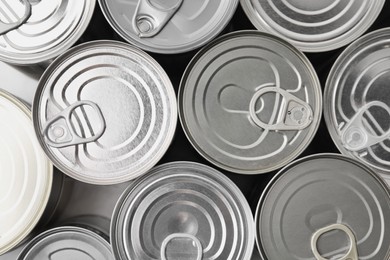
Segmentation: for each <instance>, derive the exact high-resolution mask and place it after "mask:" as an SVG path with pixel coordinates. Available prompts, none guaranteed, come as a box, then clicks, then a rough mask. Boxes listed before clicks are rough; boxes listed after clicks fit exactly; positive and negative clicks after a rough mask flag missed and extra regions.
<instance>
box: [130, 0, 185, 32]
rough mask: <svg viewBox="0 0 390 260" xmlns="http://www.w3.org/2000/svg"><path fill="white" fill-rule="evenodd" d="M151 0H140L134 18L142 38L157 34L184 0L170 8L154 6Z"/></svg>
mask: <svg viewBox="0 0 390 260" xmlns="http://www.w3.org/2000/svg"><path fill="white" fill-rule="evenodd" d="M150 1H151V0H139V2H138V5H137V9H136V11H135V14H134V18H133V26H134V28H136V30H137V31H138V36H139V37H140V38H147V37H153V36H156V35H157V34H158V33H159V32H160V31H161V30H162V29H163V28H164V26H165V25H166V24H167V23H168V22H169V21H170V20H171V18H172V16H173V15H174V14H175V13H176V12H177V10H179V8H180V6H181V4H182V3H183V0H176V1H177V2H176V4H175V5H174V6H172V7H170V8H168V9H164V8H158V7H156V6H154V5H153V4H152V3H151V2H150Z"/></svg>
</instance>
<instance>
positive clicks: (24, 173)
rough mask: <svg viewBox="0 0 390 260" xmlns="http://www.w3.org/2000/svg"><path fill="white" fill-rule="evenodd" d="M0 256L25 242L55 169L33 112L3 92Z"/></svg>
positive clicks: (0, 110) (0, 107) (0, 116)
mask: <svg viewBox="0 0 390 260" xmlns="http://www.w3.org/2000/svg"><path fill="white" fill-rule="evenodd" d="M0 147H1V148H0V176H1V181H0V254H3V253H5V252H7V251H8V250H10V249H11V248H13V247H15V246H16V245H17V244H18V243H19V242H21V241H22V240H23V239H24V238H25V237H26V236H27V235H28V234H29V233H30V232H31V231H32V229H33V228H34V227H35V226H36V224H37V223H38V221H39V220H40V218H41V216H42V214H43V212H44V210H45V207H46V205H47V203H48V200H49V196H50V191H51V187H52V181H53V173H52V171H53V167H52V165H51V163H50V162H49V160H48V159H47V158H46V156H45V154H44V152H43V151H42V149H41V147H40V145H39V143H38V141H37V140H36V137H35V135H34V128H33V124H32V121H31V112H30V111H29V110H28V109H27V107H25V106H24V105H23V104H22V103H21V102H20V101H18V100H17V99H16V98H14V97H12V96H10V95H9V94H7V93H5V92H3V91H0Z"/></svg>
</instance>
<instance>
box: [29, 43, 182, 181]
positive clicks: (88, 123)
mask: <svg viewBox="0 0 390 260" xmlns="http://www.w3.org/2000/svg"><path fill="white" fill-rule="evenodd" d="M33 120H34V127H35V131H36V134H37V136H38V140H39V141H40V144H41V145H42V147H43V149H44V151H45V152H46V154H47V155H48V156H49V158H50V159H51V160H52V161H53V163H54V164H55V165H56V166H57V167H58V168H59V169H60V170H61V171H63V172H64V173H66V174H68V175H69V176H71V177H73V178H75V179H77V180H80V181H83V182H87V183H91V184H114V183H119V182H125V181H128V180H130V179H134V178H136V177H138V176H140V175H142V174H144V173H145V172H146V171H148V170H149V169H150V168H152V167H153V166H154V165H155V164H156V163H157V162H158V161H159V160H160V158H161V157H162V156H163V155H164V153H165V151H166V150H167V149H168V146H169V145H170V143H171V141H172V139H173V135H174V132H175V128H176V122H177V105H176V96H175V92H174V90H173V87H172V84H171V82H170V80H169V78H168V76H167V75H166V73H165V72H164V70H163V69H162V68H161V66H160V65H159V64H158V63H157V62H156V61H155V60H154V59H153V58H151V57H150V56H149V55H147V54H146V53H144V52H143V51H141V50H139V49H136V48H134V47H132V46H130V45H128V44H124V43H120V42H115V41H96V42H90V43H87V44H83V45H79V46H77V47H75V48H72V49H71V50H69V51H68V52H66V53H64V54H63V55H61V56H60V57H59V58H57V59H56V60H55V61H54V62H53V63H52V64H51V65H50V66H49V68H48V69H47V70H46V71H45V73H44V75H43V76H42V78H41V80H40V82H39V85H38V90H37V93H36V95H35V99H34V103H33Z"/></svg>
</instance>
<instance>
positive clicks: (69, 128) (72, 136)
mask: <svg viewBox="0 0 390 260" xmlns="http://www.w3.org/2000/svg"><path fill="white" fill-rule="evenodd" d="M82 106H89V107H91V108H92V109H93V110H94V112H95V114H96V115H97V118H98V120H99V129H98V130H97V131H96V133H95V134H94V135H93V136H91V137H88V138H85V137H81V136H79V135H78V134H77V133H76V130H75V129H74V126H73V124H72V122H71V117H72V113H73V111H75V110H76V109H77V108H79V107H82ZM105 129H106V123H105V121H104V117H103V114H102V112H101V111H100V108H99V107H98V106H97V105H96V104H95V103H93V102H91V101H78V102H76V103H74V104H72V105H71V106H69V107H67V108H66V109H64V110H63V111H61V112H60V113H59V114H57V115H56V116H54V117H53V118H52V119H51V120H50V121H48V122H47V123H46V125H45V126H44V127H43V136H44V137H45V141H46V143H47V144H48V145H50V146H52V147H55V148H63V147H68V146H72V145H78V144H85V143H91V142H94V141H96V140H97V139H99V138H100V137H101V136H102V135H103V133H104V131H105Z"/></svg>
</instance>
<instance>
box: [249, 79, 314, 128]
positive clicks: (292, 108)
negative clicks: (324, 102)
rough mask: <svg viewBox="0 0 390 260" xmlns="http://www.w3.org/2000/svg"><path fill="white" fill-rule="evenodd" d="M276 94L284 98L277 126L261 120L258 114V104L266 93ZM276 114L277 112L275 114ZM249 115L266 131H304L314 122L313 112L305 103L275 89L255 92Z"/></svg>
mask: <svg viewBox="0 0 390 260" xmlns="http://www.w3.org/2000/svg"><path fill="white" fill-rule="evenodd" d="M271 92H274V93H276V94H280V95H281V96H282V101H281V105H280V108H279V109H278V111H279V113H278V112H276V113H278V115H277V117H276V123H275V124H267V123H264V122H263V121H261V120H260V118H259V117H258V116H257V114H256V103H257V102H258V100H259V99H260V98H261V97H262V96H263V95H264V94H266V93H271ZM274 113H275V112H274ZM249 115H250V117H251V118H252V120H253V122H254V123H255V124H256V125H258V126H259V127H261V128H263V129H264V130H273V131H278V130H302V129H305V128H306V127H308V126H309V125H310V124H311V122H312V121H313V111H312V109H311V107H310V105H309V104H307V103H306V102H305V101H303V100H301V99H299V98H297V97H296V96H294V95H292V94H290V93H289V92H288V91H286V90H284V89H282V88H278V87H274V86H272V87H271V86H269V87H263V88H260V89H259V90H258V91H256V92H255V94H254V95H253V97H252V99H251V101H250V103H249Z"/></svg>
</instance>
